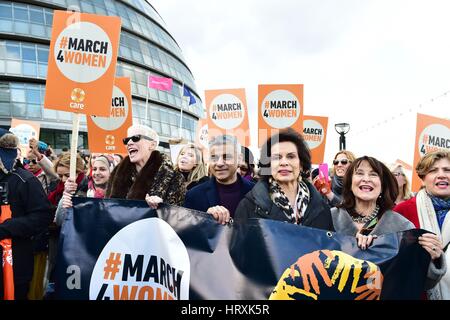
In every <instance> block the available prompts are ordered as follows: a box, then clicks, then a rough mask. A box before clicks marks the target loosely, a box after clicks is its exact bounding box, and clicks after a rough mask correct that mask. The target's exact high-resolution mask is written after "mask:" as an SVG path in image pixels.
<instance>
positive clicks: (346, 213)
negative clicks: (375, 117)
mask: <svg viewBox="0 0 450 320" xmlns="http://www.w3.org/2000/svg"><path fill="white" fill-rule="evenodd" d="M397 195H398V184H397V180H396V179H395V177H394V175H393V174H392V172H391V171H390V170H389V168H388V167H386V166H385V165H384V164H383V163H382V162H380V161H378V160H377V159H375V158H373V157H368V156H363V157H360V158H358V159H356V160H355V161H353V163H352V164H351V165H350V167H349V168H348V169H347V172H346V173H345V177H344V186H343V192H342V200H343V201H342V203H341V205H339V206H338V208H333V209H331V215H332V217H333V225H334V228H335V230H336V232H337V233H341V234H346V235H350V236H356V239H357V241H358V246H359V247H360V248H361V249H363V250H365V249H367V247H368V246H369V245H370V244H371V243H372V241H373V240H374V239H375V238H376V237H377V236H379V235H383V234H387V233H395V232H400V231H406V230H409V229H414V228H415V227H414V224H413V223H412V222H410V221H409V220H408V219H406V218H405V217H403V216H402V215H400V214H398V213H396V212H394V211H392V208H393V207H394V205H395V200H396V199H397ZM438 243H440V240H439V239H438V237H437V236H436V235H434V234H431V233H428V234H424V235H423V236H422V237H420V238H419V244H420V245H421V246H422V247H423V248H424V249H426V248H428V247H431V246H433V245H437V244H438ZM441 246H442V244H441ZM433 253H434V254H430V256H431V262H430V266H429V268H428V274H427V282H426V284H425V289H429V288H432V287H434V286H435V285H436V284H437V283H438V282H439V280H440V279H441V278H442V275H443V274H444V273H445V270H446V265H445V262H444V261H443V259H442V256H441V255H440V254H438V252H433Z"/></svg>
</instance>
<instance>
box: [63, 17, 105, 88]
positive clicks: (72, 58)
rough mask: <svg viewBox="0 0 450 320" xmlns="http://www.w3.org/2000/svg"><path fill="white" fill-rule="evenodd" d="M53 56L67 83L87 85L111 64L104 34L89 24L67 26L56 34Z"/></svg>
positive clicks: (97, 27) (80, 23) (98, 28)
mask: <svg viewBox="0 0 450 320" xmlns="http://www.w3.org/2000/svg"><path fill="white" fill-rule="evenodd" d="M54 55H55V59H56V65H57V66H58V69H59V70H60V71H61V73H62V74H63V75H64V76H65V77H67V78H68V79H70V80H72V81H75V82H81V83H88V82H92V81H95V80H97V79H98V78H100V77H101V76H102V75H103V74H104V73H105V72H106V71H107V70H108V68H109V65H110V64H111V60H112V55H113V54H112V43H111V40H110V39H109V37H108V34H107V33H106V32H105V31H104V30H103V29H102V28H100V27H99V26H98V25H96V24H94V23H91V22H78V23H73V24H70V25H69V26H67V27H66V28H65V29H64V30H62V31H61V33H60V34H59V36H58V38H57V40H56V43H55V47H54Z"/></svg>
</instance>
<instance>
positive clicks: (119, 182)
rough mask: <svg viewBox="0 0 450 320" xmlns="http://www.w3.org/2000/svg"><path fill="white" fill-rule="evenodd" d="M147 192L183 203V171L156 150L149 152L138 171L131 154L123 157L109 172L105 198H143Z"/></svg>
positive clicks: (166, 199) (179, 203)
mask: <svg viewBox="0 0 450 320" xmlns="http://www.w3.org/2000/svg"><path fill="white" fill-rule="evenodd" d="M134 176H135V178H134V181H133V177H134ZM147 193H148V194H149V195H151V196H158V197H160V198H161V199H163V202H164V203H167V204H174V205H182V204H183V201H184V196H185V194H186V188H185V186H184V178H183V175H182V174H181V173H179V172H176V171H175V170H174V169H173V168H172V164H171V163H170V160H169V159H168V158H167V156H166V155H164V154H161V153H160V152H159V151H157V150H154V151H153V152H152V154H151V155H150V158H149V159H148V161H147V163H146V164H145V166H144V167H143V168H142V169H141V171H140V172H139V173H137V172H136V165H135V164H134V163H131V161H130V157H128V156H127V157H125V159H123V160H122V161H121V162H120V164H119V165H118V166H117V167H115V168H114V170H113V172H111V176H110V177H109V181H108V187H107V190H106V194H105V198H120V199H134V200H144V199H145V195H146V194H147Z"/></svg>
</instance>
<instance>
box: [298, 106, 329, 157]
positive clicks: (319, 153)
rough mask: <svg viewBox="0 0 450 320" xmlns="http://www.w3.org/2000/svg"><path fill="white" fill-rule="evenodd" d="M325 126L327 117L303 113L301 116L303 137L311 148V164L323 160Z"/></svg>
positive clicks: (325, 138) (326, 126) (325, 140)
mask: <svg viewBox="0 0 450 320" xmlns="http://www.w3.org/2000/svg"><path fill="white" fill-rule="evenodd" d="M327 128H328V118H327V117H317V116H307V115H305V116H304V118H303V138H304V139H305V141H306V143H307V144H308V147H309V149H310V150H311V163H313V164H321V163H323V162H324V155H325V145H326V142H327Z"/></svg>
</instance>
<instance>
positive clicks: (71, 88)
mask: <svg viewBox="0 0 450 320" xmlns="http://www.w3.org/2000/svg"><path fill="white" fill-rule="evenodd" d="M120 26H121V21H120V18H119V17H107V16H99V15H95V14H87V13H79V12H70V11H59V10H55V11H54V14H53V27H52V38H51V41H50V51H49V56H48V72H47V83H46V89H45V100H44V107H45V108H48V109H55V110H60V111H69V112H77V113H84V114H90V115H98V116H104V117H107V116H109V112H110V107H109V106H110V101H111V96H112V87H113V83H114V74H115V72H116V62H117V51H118V48H119V34H120Z"/></svg>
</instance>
